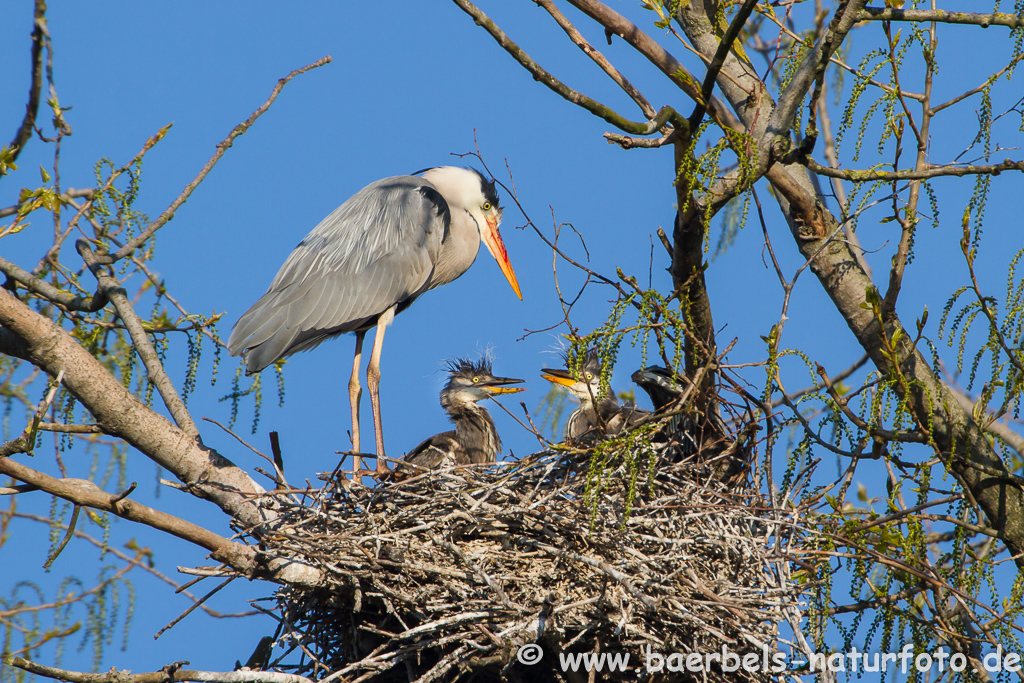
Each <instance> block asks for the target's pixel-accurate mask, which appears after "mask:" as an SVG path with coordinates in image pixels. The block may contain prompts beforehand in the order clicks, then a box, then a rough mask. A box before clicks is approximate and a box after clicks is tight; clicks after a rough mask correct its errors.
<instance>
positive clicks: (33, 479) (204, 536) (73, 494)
mask: <svg viewBox="0 0 1024 683" xmlns="http://www.w3.org/2000/svg"><path fill="white" fill-rule="evenodd" d="M0 474H6V475H7V476H10V477H14V478H15V479H17V480H18V481H20V482H23V483H25V484H31V485H32V486H36V487H38V488H39V489H41V490H43V491H46V492H47V493H50V494H53V495H55V496H57V497H58V498H63V499H64V500H67V501H69V502H71V503H74V504H76V505H83V506H85V507H90V508H94V509H96V510H103V511H104V512H109V513H111V514H114V515H117V516H118V517H121V518H123V519H127V520H129V521H132V522H138V523H140V524H145V525H146V526H151V527H153V528H154V529H157V530H159V531H163V532H166V533H169V534H171V535H172V536H176V537H177V538H180V539H182V540H185V541H188V542H189V543H194V544H196V545H198V546H200V547H202V548H205V549H206V550H209V551H210V553H211V554H212V557H213V558H214V559H215V560H217V561H218V562H224V563H225V564H228V565H230V566H231V567H233V568H234V569H237V570H238V571H240V572H242V573H243V574H245V575H247V576H249V575H252V573H253V571H254V568H255V557H256V553H255V551H254V549H253V548H251V547H249V546H245V545H242V544H241V543H236V542H233V541H229V540H228V539H226V538H223V537H222V536H219V535H217V534H215V533H213V532H212V531H209V530H207V529H204V528H203V527H201V526H198V525H197V524H193V523H192V522H188V521H186V520H184V519H181V518H180V517H175V516H174V515H169V514H167V513H166V512H160V511H159V510H154V509H153V508H151V507H149V506H147V505H143V504H142V503H138V502H136V501H133V500H131V499H130V498H121V497H120V496H118V495H114V494H110V493H106V492H104V491H102V490H100V488H99V487H98V486H96V484H94V483H93V482H91V481H89V480H88V479H55V478H53V477H51V476H49V475H47V474H44V473H42V472H39V471H37V470H33V469H31V468H28V467H25V466H24V465H22V464H21V463H18V462H15V461H14V460H13V459H11V458H9V457H8V458H0ZM119 498H120V499H119Z"/></svg>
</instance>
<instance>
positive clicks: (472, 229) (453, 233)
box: [430, 209, 486, 412]
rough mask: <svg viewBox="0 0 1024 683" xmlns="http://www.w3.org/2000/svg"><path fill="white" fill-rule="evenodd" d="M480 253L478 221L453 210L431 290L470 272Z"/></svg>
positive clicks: (465, 212) (432, 279) (462, 211)
mask: <svg viewBox="0 0 1024 683" xmlns="http://www.w3.org/2000/svg"><path fill="white" fill-rule="evenodd" d="M479 251H480V228H478V227H477V224H476V221H475V220H473V217H472V216H470V215H469V213H468V212H467V211H465V210H464V209H453V210H452V222H451V225H450V226H449V227H448V238H447V239H445V241H444V242H442V243H441V253H440V254H439V255H438V257H437V263H436V264H434V276H433V277H432V278H431V280H430V287H431V289H433V288H434V287H438V286H440V285H446V284H448V283H449V282H451V281H452V280H454V279H456V278H458V277H459V276H460V275H462V274H463V273H465V272H466V271H467V270H469V267H470V266H471V265H473V261H475V260H476V255H477V252H479ZM485 412H486V411H485Z"/></svg>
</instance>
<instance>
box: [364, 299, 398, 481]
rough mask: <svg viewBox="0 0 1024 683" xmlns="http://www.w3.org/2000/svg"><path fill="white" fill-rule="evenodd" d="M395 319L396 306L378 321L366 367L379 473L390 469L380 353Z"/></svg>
mask: <svg viewBox="0 0 1024 683" xmlns="http://www.w3.org/2000/svg"><path fill="white" fill-rule="evenodd" d="M394 319H395V306H392V307H391V308H389V309H388V310H386V311H384V313H382V314H381V316H380V317H379V318H378V319H377V333H376V335H375V336H374V338H373V352H372V353H371V354H370V362H369V363H368V364H367V366H366V387H367V388H368V389H369V390H370V407H371V408H372V409H373V430H374V433H375V434H376V436H377V472H386V471H387V470H388V469H389V468H388V465H387V463H386V462H385V460H384V457H385V456H384V427H383V424H382V422H381V418H380V351H381V349H382V348H383V346H384V330H385V329H386V328H387V326H388V325H390V324H391V321H392V320H394Z"/></svg>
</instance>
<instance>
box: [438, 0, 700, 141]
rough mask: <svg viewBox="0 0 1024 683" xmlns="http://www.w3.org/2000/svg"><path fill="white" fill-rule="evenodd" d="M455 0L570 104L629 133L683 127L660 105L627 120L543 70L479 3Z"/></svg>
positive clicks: (680, 118)
mask: <svg viewBox="0 0 1024 683" xmlns="http://www.w3.org/2000/svg"><path fill="white" fill-rule="evenodd" d="M454 2H455V4H456V5H458V6H459V8H460V9H462V11H464V12H465V13H466V14H468V15H469V16H471V17H473V20H474V21H475V22H476V23H477V24H478V25H479V26H481V27H483V29H484V30H485V31H487V32H488V33H490V34H491V36H492V37H493V38H494V40H495V41H497V43H498V45H500V46H501V47H502V48H503V49H504V50H505V51H506V52H508V53H509V54H510V55H512V57H513V58H515V60H516V61H517V62H519V63H520V64H522V65H523V67H525V68H526V70H527V71H529V72H530V73H531V74H532V75H533V78H534V79H535V80H537V81H540V82H541V83H543V84H544V85H546V86H547V87H548V88H550V89H551V90H553V91H554V92H556V93H558V94H559V95H561V96H562V97H564V98H565V99H566V100H568V101H570V102H572V103H573V104H575V105H577V106H580V107H583V108H584V109H586V110H587V111H589V112H590V113H591V114H594V115H595V116H598V117H600V118H602V119H604V120H605V121H607V122H608V123H610V124H612V125H613V126H615V127H616V128H618V129H619V130H624V131H626V132H627V133H632V134H634V135H650V134H651V133H654V132H655V131H657V130H658V129H659V128H661V127H662V126H663V125H665V123H666V121H672V122H673V124H674V125H675V126H676V127H677V128H680V127H682V129H684V130H685V129H686V120H685V119H683V118H682V117H681V116H679V115H678V114H676V112H675V111H674V110H672V108H671V107H662V109H661V110H660V111H659V112H658V114H657V116H656V117H655V119H652V120H651V121H649V122H645V123H637V122H634V121H630V120H629V119H627V118H626V117H625V116H623V115H621V114H619V113H618V112H616V111H615V110H613V109H612V108H611V107H608V106H607V105H604V104H601V103H600V102H598V101H597V100H595V99H592V98H590V97H587V96H586V95H584V94H583V93H580V92H578V91H576V90H573V89H572V88H570V87H569V86H567V85H565V84H564V83H562V82H561V81H560V80H558V79H557V78H555V77H554V76H552V75H551V74H550V73H548V72H547V71H545V70H544V68H543V67H541V65H540V64H538V63H537V62H535V61H534V60H533V58H532V57H530V55H528V54H526V51H525V50H523V49H522V48H521V47H519V46H518V45H516V43H515V42H514V41H513V40H512V39H511V38H509V37H508V36H507V35H506V34H505V32H504V31H502V30H501V29H500V28H498V25H497V24H495V23H494V21H492V20H491V18H490V17H488V16H487V15H486V14H484V12H483V11H482V10H481V9H480V8H479V7H477V6H476V5H474V4H473V3H472V2H469V0H454Z"/></svg>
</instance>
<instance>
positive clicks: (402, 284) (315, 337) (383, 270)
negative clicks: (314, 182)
mask: <svg viewBox="0 0 1024 683" xmlns="http://www.w3.org/2000/svg"><path fill="white" fill-rule="evenodd" d="M450 221H451V216H450V212H449V210H448V205H447V203H446V202H445V201H444V199H443V198H442V197H441V195H440V194H439V193H438V192H437V191H436V190H434V189H433V188H432V187H430V186H429V185H427V184H425V181H423V180H422V179H421V178H416V177H412V176H397V177H394V178H385V179H384V180H379V181H377V182H376V183H373V184H371V185H368V186H367V187H365V188H363V189H362V190H360V191H359V192H357V193H356V194H355V195H353V196H352V198H351V199H349V200H348V201H346V202H345V203H344V204H342V205H341V206H340V207H338V208H337V209H336V210H335V211H334V212H333V213H331V215H330V216H328V217H327V218H325V219H324V220H323V221H322V222H321V223H320V224H319V225H318V226H317V227H316V228H314V229H313V231H312V232H310V233H309V234H308V235H307V236H306V237H305V238H304V239H303V240H302V242H300V243H299V246H298V247H296V248H295V251H293V252H292V254H291V256H289V257H288V260H287V261H285V263H284V265H283V266H281V270H280V271H279V272H278V273H277V276H276V277H275V278H274V281H273V283H271V285H270V288H269V289H268V290H267V292H266V294H264V295H263V296H262V297H261V298H260V299H259V301H257V302H256V303H255V304H254V305H253V306H252V307H251V308H250V309H249V310H248V311H247V312H246V313H245V314H244V315H243V316H242V317H241V319H240V320H239V321H238V323H237V324H236V325H235V328H234V330H233V331H232V333H231V338H230V339H229V341H228V350H229V352H230V353H231V354H232V355H238V354H240V353H242V352H245V351H247V353H246V370H247V372H249V373H253V372H259V371H260V370H262V369H263V368H265V367H266V366H268V365H270V364H271V363H273V362H274V361H276V360H277V359H279V358H282V357H284V356H287V355H290V354H292V353H295V352H296V351H301V350H304V349H307V348H312V347H313V346H316V345H317V344H319V343H320V342H322V341H323V340H324V339H327V338H328V337H331V336H333V335H336V334H341V333H343V332H351V331H354V330H359V329H365V328H366V327H368V326H370V325H372V324H373V323H374V321H375V320H376V318H377V317H378V316H379V315H381V314H382V313H384V312H385V311H386V310H388V309H389V308H390V307H392V306H394V305H396V304H397V305H401V306H404V305H408V303H410V302H411V300H412V299H414V298H415V297H416V296H418V295H419V294H421V293H422V292H423V291H425V290H426V289H428V288H429V285H430V279H431V276H432V274H433V270H434V264H435V263H436V262H437V258H438V255H439V253H440V251H441V243H442V241H443V240H444V237H445V235H446V232H447V229H448V225H449V224H450Z"/></svg>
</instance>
